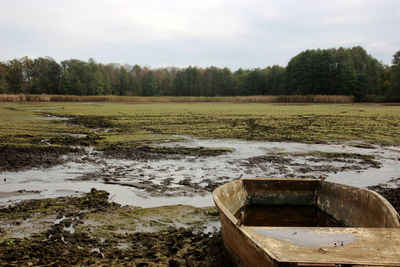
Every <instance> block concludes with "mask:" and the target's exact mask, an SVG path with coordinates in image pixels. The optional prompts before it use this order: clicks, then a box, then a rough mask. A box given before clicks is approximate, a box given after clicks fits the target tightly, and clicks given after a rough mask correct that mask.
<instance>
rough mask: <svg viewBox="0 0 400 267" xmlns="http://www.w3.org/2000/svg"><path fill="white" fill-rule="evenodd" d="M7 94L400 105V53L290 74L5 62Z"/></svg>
mask: <svg viewBox="0 0 400 267" xmlns="http://www.w3.org/2000/svg"><path fill="white" fill-rule="evenodd" d="M0 93H3V94H19V93H25V94H63V95H129V96H248V95H311V94H312V95H316V94H323V95H351V96H354V97H355V100H357V101H374V100H375V101H376V100H385V101H399V100H400V51H398V52H396V53H395V54H394V56H393V60H392V65H391V66H387V65H384V64H382V63H380V62H379V61H378V60H376V59H375V58H373V57H372V56H371V55H369V54H367V52H366V51H365V49H363V48H362V47H360V46H357V47H353V48H338V49H333V48H332V49H317V50H306V51H303V52H301V53H300V54H298V55H296V56H295V57H293V58H292V59H291V60H290V61H289V63H288V64H287V66H286V67H281V66H278V65H274V66H269V67H266V68H263V69H261V68H255V69H242V68H240V69H238V70H236V71H234V72H232V71H231V70H230V69H228V68H217V67H207V68H199V67H192V66H189V67H187V68H176V67H169V68H157V69H150V68H148V67H141V66H139V65H134V66H132V65H120V64H101V63H97V62H96V61H95V60H94V59H89V60H88V61H87V62H85V61H82V60H78V59H70V60H64V61H61V62H60V63H57V62H56V61H55V60H54V59H52V58H51V57H39V58H35V59H30V58H29V57H24V58H22V59H13V60H10V61H7V62H0Z"/></svg>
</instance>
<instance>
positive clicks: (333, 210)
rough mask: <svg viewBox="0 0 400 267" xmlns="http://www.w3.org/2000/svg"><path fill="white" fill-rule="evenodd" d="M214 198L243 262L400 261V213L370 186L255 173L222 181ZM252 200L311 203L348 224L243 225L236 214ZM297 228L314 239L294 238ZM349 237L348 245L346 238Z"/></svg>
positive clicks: (229, 244)
mask: <svg viewBox="0 0 400 267" xmlns="http://www.w3.org/2000/svg"><path fill="white" fill-rule="evenodd" d="M213 197H214V202H215V204H216V206H217V207H218V209H219V210H220V218H221V227H222V236H223V241H224V245H225V247H226V249H227V250H228V251H229V253H230V254H231V255H232V259H233V260H234V261H235V263H236V264H237V265H238V266H307V265H308V266H310V265H312V266H315V265H317V266H340V265H348V264H350V265H375V266H379V265H381V266H396V265H397V266H399V265H400V250H399V249H398V248H399V247H400V230H399V227H400V221H399V215H398V214H397V213H396V211H395V210H394V209H393V207H392V206H391V205H390V204H389V203H388V202H387V201H386V200H385V199H384V198H383V197H381V196H380V195H378V194H376V193H374V192H372V191H370V190H366V189H360V188H356V187H351V186H345V185H340V184H336V183H330V182H324V181H319V180H315V179H272V178H250V179H243V180H237V181H233V182H230V183H227V184H225V185H222V186H220V187H219V188H217V189H216V190H215V191H214V192H213ZM249 203H253V204H254V203H255V204H257V205H263V204H265V205H272V204H273V205H293V204H298V203H300V204H302V205H305V204H306V205H308V204H310V203H311V204H313V205H316V206H318V207H319V208H321V209H322V210H324V211H326V212H328V213H329V214H331V215H332V216H333V217H335V218H336V219H338V220H340V221H342V222H343V223H344V224H345V225H346V227H342V228H328V227H325V228H321V227H302V228H299V227H297V228H296V227H251V226H246V225H238V219H237V218H236V217H235V216H234V214H236V213H237V212H238V211H239V210H240V209H241V208H242V207H243V206H245V205H248V204H249ZM283 232H288V233H291V234H290V235H289V236H288V238H286V237H285V238H282V237H280V236H279V235H278V234H279V233H283ZM277 233H278V234H277ZM297 233H300V234H301V233H303V234H304V236H306V237H310V238H311V243H310V244H307V243H306V244H304V242H303V243H302V241H301V240H296V239H293V240H291V235H293V236H294V235H296V234H297ZM338 238H340V239H338ZM313 239H315V240H313ZM319 239H321V242H322V241H324V239H327V240H328V241H329V240H330V239H332V240H338V241H335V245H333V241H332V244H331V243H329V242H328V243H326V242H325V243H318V240H319ZM347 239H348V240H349V242H348V244H347V243H346V242H345V243H344V244H343V241H341V240H347ZM325 241H326V240H325ZM336 242H337V246H336ZM340 242H342V243H340Z"/></svg>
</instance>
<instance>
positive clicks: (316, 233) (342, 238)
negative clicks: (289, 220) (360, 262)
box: [251, 227, 355, 247]
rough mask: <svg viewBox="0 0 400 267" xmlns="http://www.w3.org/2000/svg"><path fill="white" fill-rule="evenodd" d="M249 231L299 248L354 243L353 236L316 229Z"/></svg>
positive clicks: (291, 228) (293, 228) (294, 228)
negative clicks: (290, 243)
mask: <svg viewBox="0 0 400 267" xmlns="http://www.w3.org/2000/svg"><path fill="white" fill-rule="evenodd" d="M251 230H252V231H254V232H255V233H257V234H259V235H263V236H269V237H272V238H275V239H279V240H284V241H288V242H292V243H294V244H296V245H300V246H312V247H339V246H345V245H347V244H349V243H352V242H354V241H355V237H354V235H353V234H350V233H337V232H328V231H321V230H317V229H305V228H296V227H290V228H273V229H262V228H261V229H257V228H252V229H251Z"/></svg>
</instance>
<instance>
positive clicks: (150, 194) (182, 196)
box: [0, 137, 400, 207]
mask: <svg viewBox="0 0 400 267" xmlns="http://www.w3.org/2000/svg"><path fill="white" fill-rule="evenodd" d="M181 139H184V140H183V141H179V142H172V143H167V144H162V145H161V146H172V147H176V146H182V147H204V148H229V149H231V150H232V152H230V153H226V154H223V155H220V156H208V157H197V156H185V157H165V158H162V159H159V160H152V159H146V160H124V159H108V158H106V157H104V156H103V155H102V153H100V152H96V151H93V148H91V149H88V150H87V151H86V152H87V154H86V155H84V156H82V157H79V158H74V159H71V160H72V161H70V162H68V163H66V164H63V165H58V166H55V167H52V168H48V169H31V170H27V171H21V172H3V173H0V177H1V178H2V179H1V180H0V191H1V192H0V205H3V206H4V205H8V204H11V203H14V202H16V201H20V200H22V199H31V198H47V197H58V196H70V195H79V194H81V193H86V192H89V191H90V189H91V188H93V187H94V188H96V189H98V190H106V191H108V192H109V193H110V197H111V200H112V201H115V202H117V203H120V204H122V205H133V206H141V207H156V206H164V205H176V204H186V205H192V206H196V207H206V206H213V205H214V203H213V200H212V196H211V193H210V192H211V191H212V190H213V189H214V188H215V187H216V186H218V185H220V184H223V183H225V182H228V181H231V180H234V179H237V178H238V177H240V176H242V177H243V178H246V177H315V178H325V179H327V180H329V181H334V182H339V183H344V184H348V185H354V186H359V187H367V186H372V185H377V184H379V183H386V182H388V181H389V180H391V179H395V178H398V175H399V173H400V162H399V158H400V148H399V147H393V146H392V147H380V146H375V147H374V148H370V147H369V148H360V147H354V146H352V145H351V144H350V143H349V144H302V143H285V142H253V141H240V140H202V139H195V138H190V137H181ZM353 144H354V142H353ZM316 152H319V153H354V154H357V155H358V156H359V155H369V156H371V157H373V159H374V161H376V162H378V163H379V164H380V166H381V167H380V168H377V167H373V166H371V165H368V164H366V163H365V162H364V161H363V160H362V159H347V158H344V159H343V158H340V159H326V158H321V157H318V156H316V154H318V153H316ZM255 159H257V160H255ZM3 177H4V178H7V179H6V182H3ZM28 189H29V190H35V193H30V194H10V192H16V191H19V190H28Z"/></svg>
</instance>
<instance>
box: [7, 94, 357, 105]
mask: <svg viewBox="0 0 400 267" xmlns="http://www.w3.org/2000/svg"><path fill="white" fill-rule="evenodd" d="M353 101H354V97H353V96H345V95H281V96H262V95H256V96H231V97H205V96H199V97H196V96H149V97H144V96H110V95H106V96H76V95H32V94H18V95H12V94H0V102H134V103H169V102H228V103H352V102H353Z"/></svg>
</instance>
